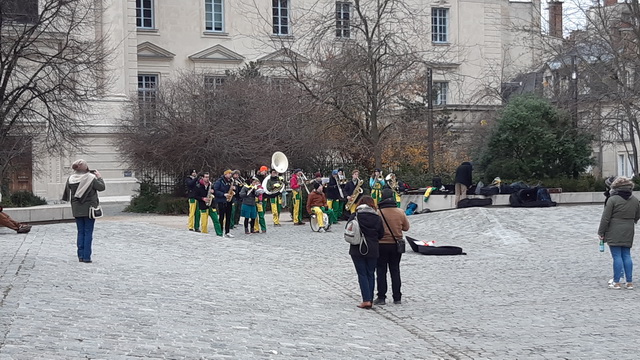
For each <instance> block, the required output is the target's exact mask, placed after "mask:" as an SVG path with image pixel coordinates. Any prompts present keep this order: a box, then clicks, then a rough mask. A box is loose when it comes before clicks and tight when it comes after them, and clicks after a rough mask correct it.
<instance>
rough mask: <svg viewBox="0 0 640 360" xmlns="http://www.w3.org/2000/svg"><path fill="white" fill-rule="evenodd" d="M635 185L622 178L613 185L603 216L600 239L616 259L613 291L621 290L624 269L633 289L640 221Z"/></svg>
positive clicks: (639, 203)
mask: <svg viewBox="0 0 640 360" xmlns="http://www.w3.org/2000/svg"><path fill="white" fill-rule="evenodd" d="M632 191H633V182H632V181H631V179H628V178H626V177H623V176H620V177H618V178H617V179H616V180H615V181H614V182H613V183H611V197H609V200H608V201H607V205H605V207H604V211H603V212H602V218H601V219H600V227H599V228H598V236H599V237H600V240H603V241H604V242H606V243H607V245H609V251H611V257H612V258H613V282H612V283H610V284H609V288H611V289H614V290H618V289H621V288H622V286H620V278H621V277H622V271H623V269H624V275H625V278H626V280H627V285H626V287H627V289H633V261H632V260H631V247H632V246H633V236H634V235H635V224H637V223H638V220H640V202H639V201H638V199H637V198H636V197H635V196H633V194H632Z"/></svg>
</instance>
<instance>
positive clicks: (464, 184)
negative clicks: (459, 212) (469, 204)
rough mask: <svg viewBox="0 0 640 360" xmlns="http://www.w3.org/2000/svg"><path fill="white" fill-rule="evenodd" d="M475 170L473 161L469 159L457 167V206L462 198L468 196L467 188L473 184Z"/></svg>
mask: <svg viewBox="0 0 640 360" xmlns="http://www.w3.org/2000/svg"><path fill="white" fill-rule="evenodd" d="M472 171H473V167H472V166H471V163H470V162H468V161H465V162H463V163H462V164H460V166H458V168H457V169H456V179H455V191H456V197H455V204H454V205H455V206H458V202H459V201H460V199H466V198H467V189H468V188H469V187H470V186H471V182H472V179H471V173H472Z"/></svg>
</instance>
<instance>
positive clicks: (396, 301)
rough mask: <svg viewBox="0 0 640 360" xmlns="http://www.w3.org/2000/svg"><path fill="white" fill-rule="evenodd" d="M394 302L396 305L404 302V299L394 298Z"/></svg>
mask: <svg viewBox="0 0 640 360" xmlns="http://www.w3.org/2000/svg"><path fill="white" fill-rule="evenodd" d="M393 303H394V304H396V305H401V304H402V300H393Z"/></svg>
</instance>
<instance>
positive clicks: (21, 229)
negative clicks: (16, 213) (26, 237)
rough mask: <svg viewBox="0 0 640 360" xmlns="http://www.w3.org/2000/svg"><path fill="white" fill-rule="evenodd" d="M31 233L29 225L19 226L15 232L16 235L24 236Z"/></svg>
mask: <svg viewBox="0 0 640 360" xmlns="http://www.w3.org/2000/svg"><path fill="white" fill-rule="evenodd" d="M29 231H31V225H20V227H19V228H18V230H17V231H16V232H17V233H18V234H26V233H28V232H29Z"/></svg>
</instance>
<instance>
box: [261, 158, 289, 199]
mask: <svg viewBox="0 0 640 360" xmlns="http://www.w3.org/2000/svg"><path fill="white" fill-rule="evenodd" d="M271 168H272V169H274V170H275V171H277V172H278V173H280V174H283V173H285V172H287V169H288V168H289V160H288V159H287V156H286V155H285V154H284V153H282V152H280V151H276V152H274V153H273V155H271ZM270 177H271V175H268V176H266V177H265V178H264V180H262V188H263V189H264V193H265V194H267V195H275V194H278V193H281V192H283V191H284V188H285V183H284V182H282V183H281V184H280V189H279V190H278V191H274V192H269V191H268V190H267V181H269V178H270Z"/></svg>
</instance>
